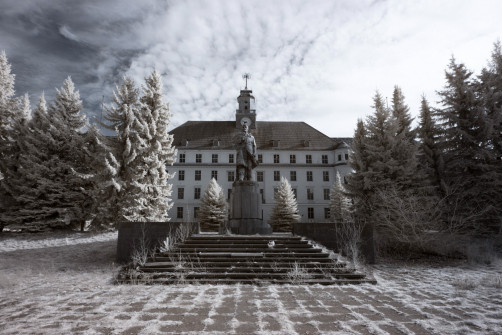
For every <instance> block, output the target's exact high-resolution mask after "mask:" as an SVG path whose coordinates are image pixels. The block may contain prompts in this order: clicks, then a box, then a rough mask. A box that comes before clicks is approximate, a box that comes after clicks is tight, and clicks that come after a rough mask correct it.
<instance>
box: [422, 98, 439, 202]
mask: <svg viewBox="0 0 502 335" xmlns="http://www.w3.org/2000/svg"><path fill="white" fill-rule="evenodd" d="M438 133H439V130H438V129H437V126H436V122H435V121H434V119H433V118H432V111H431V108H430V107H429V103H428V102H427V99H426V98H425V96H422V102H421V107H420V124H419V127H418V137H419V138H420V144H419V152H420V153H421V155H422V157H423V159H422V162H421V169H422V170H423V172H424V174H425V176H426V179H425V181H424V182H425V183H426V185H429V186H430V187H433V188H434V189H435V190H436V194H440V193H442V192H441V190H443V188H442V187H441V184H442V183H441V178H442V177H441V176H442V170H443V164H442V157H441V152H440V151H439V148H438V141H437V136H438ZM438 192H439V193H438ZM443 195H444V193H443Z"/></svg>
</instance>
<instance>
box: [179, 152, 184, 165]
mask: <svg viewBox="0 0 502 335" xmlns="http://www.w3.org/2000/svg"><path fill="white" fill-rule="evenodd" d="M179 162H180V163H185V154H180V159H179Z"/></svg>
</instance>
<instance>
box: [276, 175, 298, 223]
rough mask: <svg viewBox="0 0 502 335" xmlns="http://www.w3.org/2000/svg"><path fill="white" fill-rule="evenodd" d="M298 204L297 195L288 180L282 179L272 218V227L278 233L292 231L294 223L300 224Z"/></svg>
mask: <svg viewBox="0 0 502 335" xmlns="http://www.w3.org/2000/svg"><path fill="white" fill-rule="evenodd" d="M299 220H300V215H298V204H297V202H296V198H295V194H294V193H293V190H292V189H291V185H290V184H289V182H288V180H287V179H286V178H284V177H281V181H280V182H279V187H278V189H277V192H276V193H275V205H274V208H273V209H272V215H271V216H270V221H269V223H270V226H271V227H272V229H273V230H274V231H276V232H289V231H291V226H292V223H294V222H298V221H299Z"/></svg>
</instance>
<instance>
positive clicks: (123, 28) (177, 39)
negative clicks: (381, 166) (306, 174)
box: [0, 0, 502, 137]
mask: <svg viewBox="0 0 502 335" xmlns="http://www.w3.org/2000/svg"><path fill="white" fill-rule="evenodd" d="M500 13H502V1H500V0H477V1H470V0H452V1H441V0H431V1H428V0H422V1H421V0H388V1H386V0H375V1H370V0H358V1H352V0H344V1H337V0H332V1H328V0H326V1H322V0H308V1H307V0H304V1H297V0H274V1H271V0H253V1H249V0H244V1H243V0H226V1H217V0H205V1H180V0H177V1H161V0H142V1H138V0H86V1H76V0H75V1H69V0H67V1H62V0H23V1H15V0H0V50H4V51H5V52H6V54H7V57H8V59H9V61H10V63H11V64H12V72H13V73H14V74H15V75H16V93H17V95H22V94H24V93H29V94H30V98H31V102H32V104H36V102H37V101H38V97H39V96H40V94H42V92H44V93H45V96H46V98H47V99H48V100H49V101H50V99H51V98H53V97H54V95H55V88H57V87H61V86H62V85H63V81H64V79H65V78H66V77H67V76H71V77H72V79H73V81H74V82H75V85H76V87H77V89H78V90H79V91H80V94H81V97H82V99H83V101H84V111H85V113H86V114H87V115H88V116H89V118H90V119H91V120H94V119H98V120H99V119H101V117H102V108H101V104H102V103H105V104H109V103H111V102H112V98H113V90H114V89H115V85H117V84H119V83H120V81H121V80H122V78H123V77H124V76H130V77H132V78H133V79H134V80H135V82H136V83H137V85H138V86H139V85H142V84H143V83H144V78H145V77H146V76H148V75H149V74H150V73H151V72H152V71H153V70H154V69H156V70H157V71H158V72H159V73H161V75H162V78H163V83H164V93H165V100H166V101H167V102H169V103H170V108H171V112H172V113H173V117H172V119H171V126H170V129H172V128H174V127H176V126H179V125H181V124H182V123H184V122H186V121H189V120H191V121H195V120H219V121H230V120H234V119H235V110H236V109H237V101H236V98H237V96H238V95H239V90H241V89H243V88H244V86H245V82H244V80H243V78H242V75H243V74H244V73H250V74H251V79H250V80H249V83H248V87H249V88H250V89H252V90H253V95H254V97H255V98H256V108H257V119H258V121H305V122H307V123H308V124H310V125H311V126H313V127H315V128H316V129H318V130H320V131H321V132H323V133H325V134H326V135H328V136H330V137H351V136H353V134H354V129H355V127H356V122H357V119H359V118H363V119H364V118H365V117H366V116H367V115H369V114H371V113H372V111H373V110H372V108H371V105H372V103H373V101H372V99H373V97H374V95H375V93H376V92H377V91H379V92H380V93H381V94H382V95H383V96H384V97H388V100H389V103H390V101H391V97H392V91H393V89H394V86H395V85H398V86H399V87H401V89H402V91H403V93H404V95H405V98H406V102H407V104H408V105H409V106H410V111H411V113H412V115H413V116H415V117H418V114H419V106H420V100H421V97H422V95H425V96H426V98H427V99H428V100H429V101H430V103H431V105H433V106H435V105H437V103H438V100H439V98H438V96H437V95H436V91H438V90H441V89H442V88H443V86H444V84H445V70H446V68H447V65H448V63H449V62H450V59H451V57H452V56H454V57H455V59H456V60H457V61H458V62H463V63H464V64H465V65H466V66H467V68H468V69H470V70H472V71H474V73H475V74H479V71H480V70H481V69H482V68H483V67H485V66H487V64H488V61H489V59H490V54H491V51H492V50H493V43H495V42H496V41H497V40H499V39H502V20H501V19H500Z"/></svg>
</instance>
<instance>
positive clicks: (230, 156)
mask: <svg viewBox="0 0 502 335" xmlns="http://www.w3.org/2000/svg"><path fill="white" fill-rule="evenodd" d="M321 159H322V164H328V155H322V157H321ZM348 159H349V154H345V160H348ZM341 160H342V154H339V155H338V161H341ZM178 162H179V163H186V155H185V154H180V155H179V159H178ZM211 162H212V163H219V156H218V154H212V155H211ZM195 163H202V154H195ZM228 163H234V154H228ZM258 163H263V155H262V154H258ZM280 163H281V158H280V156H279V155H278V154H274V164H280ZM289 163H290V164H296V155H289ZM305 163H306V164H312V155H305Z"/></svg>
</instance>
